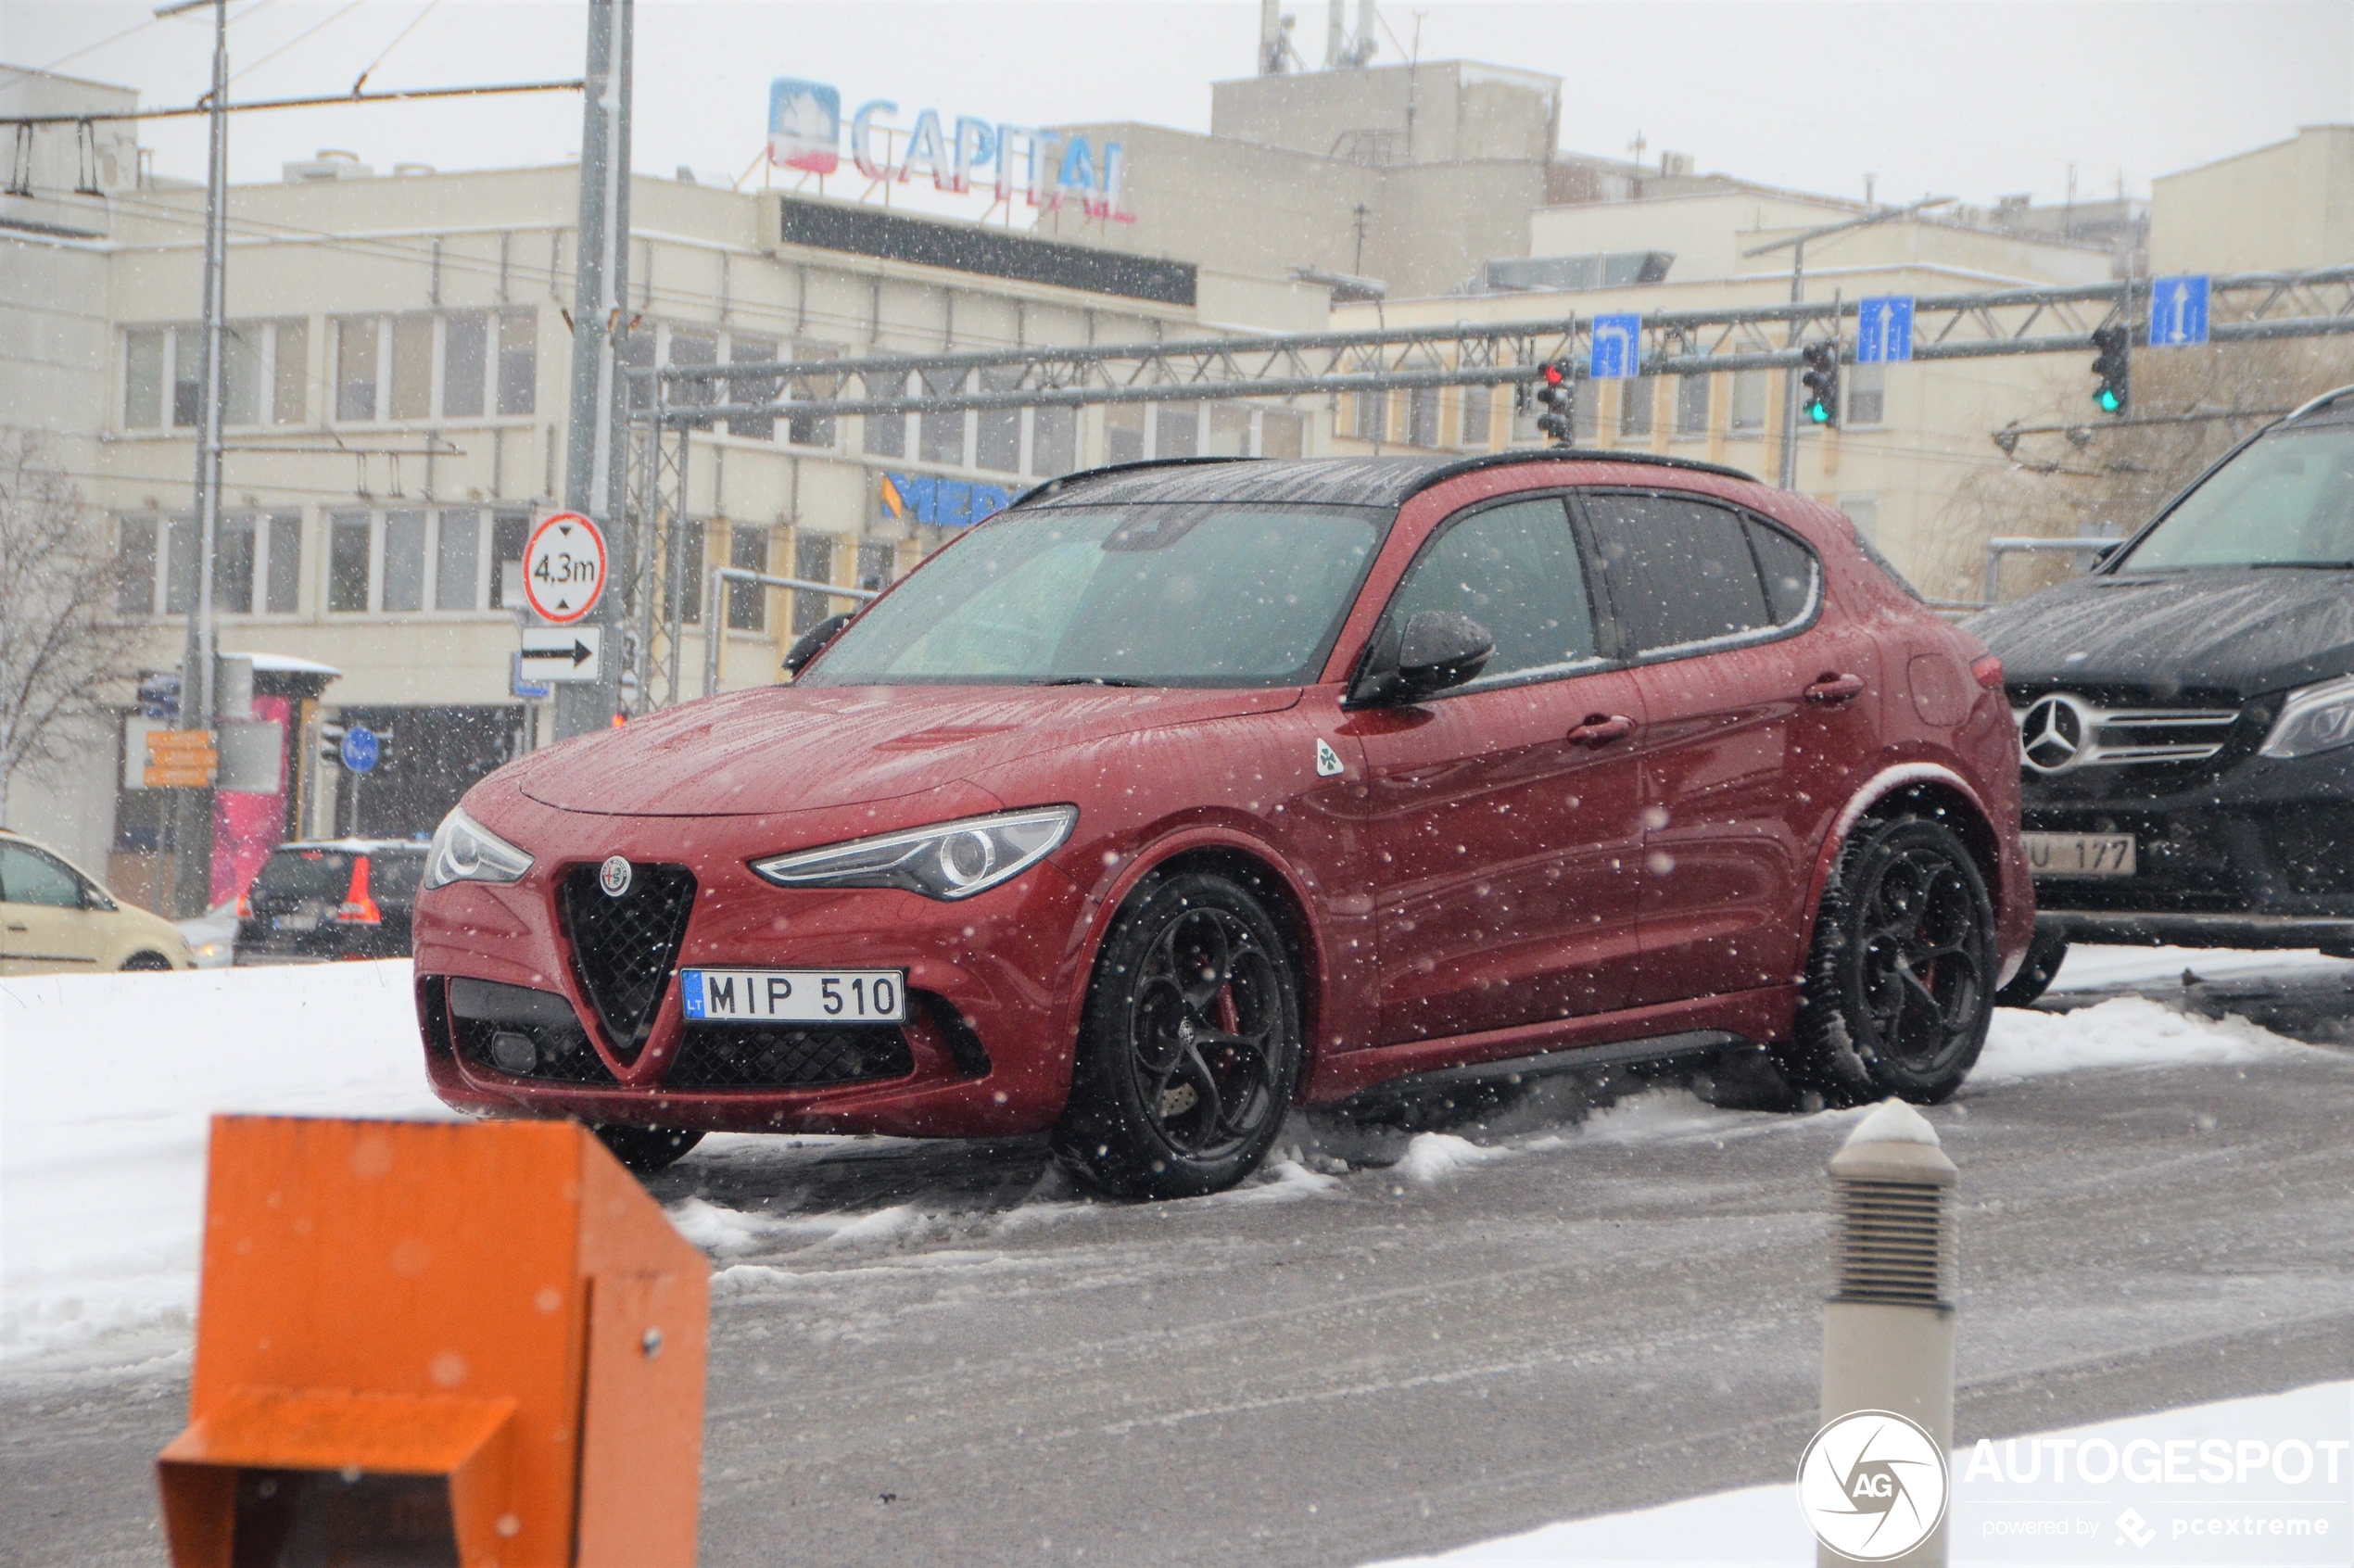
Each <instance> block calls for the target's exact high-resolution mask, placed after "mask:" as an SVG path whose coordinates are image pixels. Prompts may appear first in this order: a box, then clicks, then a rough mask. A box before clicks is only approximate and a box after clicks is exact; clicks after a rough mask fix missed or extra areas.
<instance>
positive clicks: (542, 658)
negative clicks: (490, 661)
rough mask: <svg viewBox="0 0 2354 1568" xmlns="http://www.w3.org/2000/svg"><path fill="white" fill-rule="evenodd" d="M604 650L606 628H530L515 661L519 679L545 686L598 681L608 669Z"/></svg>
mask: <svg viewBox="0 0 2354 1568" xmlns="http://www.w3.org/2000/svg"><path fill="white" fill-rule="evenodd" d="M604 648H605V628H604V627H602V626H532V627H528V628H526V629H525V632H524V634H523V651H522V652H521V653H520V654H518V655H517V656H516V659H515V678H516V680H517V682H518V683H531V684H538V685H541V686H545V685H547V684H549V683H551V682H554V681H560V680H577V681H589V680H595V679H596V678H597V677H598V676H599V675H600V674H601V672H602V671H603V669H604ZM518 695H520V693H518ZM543 695H544V693H543Z"/></svg>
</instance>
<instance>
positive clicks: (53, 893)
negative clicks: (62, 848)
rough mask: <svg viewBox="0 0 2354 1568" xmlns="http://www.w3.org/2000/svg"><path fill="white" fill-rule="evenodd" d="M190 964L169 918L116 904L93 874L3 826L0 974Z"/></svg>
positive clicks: (193, 963) (76, 972) (0, 831)
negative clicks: (83, 870) (90, 874)
mask: <svg viewBox="0 0 2354 1568" xmlns="http://www.w3.org/2000/svg"><path fill="white" fill-rule="evenodd" d="M194 967H196V959H195V958H194V957H193V956H192V955H190V954H189V952H188V943H187V941H186V940H185V939H184V938H183V937H182V936H181V934H180V932H179V931H178V930H177V929H174V927H173V926H172V924H171V921H169V920H166V919H163V918H161V917H158V916H154V915H150V914H148V913H147V912H146V910H144V909H136V908H133V906H131V905H130V904H123V903H120V902H118V901H117V900H116V899H115V898H114V897H113V895H111V894H110V893H108V891H107V890H106V889H104V888H102V887H100V886H99V885H98V882H97V879H95V878H93V877H91V876H89V875H88V874H86V873H85V872H82V871H81V870H79V869H77V868H76V867H75V866H73V865H72V864H71V863H70V862H69V861H67V860H65V859H64V858H63V857H61V856H59V855H57V854H51V853H50V852H49V851H47V850H45V849H43V848H42V847H41V846H40V845H39V844H36V843H34V842H33V841H32V840H30V839H27V838H24V837H23V836H21V835H19V834H17V833H12V832H9V831H8V830H7V829H6V828H0V975H86V974H95V973H98V972H100V971H111V970H115V969H192V968H194Z"/></svg>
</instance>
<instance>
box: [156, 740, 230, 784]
mask: <svg viewBox="0 0 2354 1568" xmlns="http://www.w3.org/2000/svg"><path fill="white" fill-rule="evenodd" d="M220 766H221V753H220V752H218V751H217V750H215V749H214V747H213V743H212V731H210V730H209V729H150V730H149V731H147V765H146V770H145V774H144V778H145V779H146V787H147V788H148V789H150V790H201V789H203V788H205V787H206V786H207V785H209V784H210V783H211V782H212V779H213V775H214V773H215V772H216V771H217V770H218V769H219V768H220Z"/></svg>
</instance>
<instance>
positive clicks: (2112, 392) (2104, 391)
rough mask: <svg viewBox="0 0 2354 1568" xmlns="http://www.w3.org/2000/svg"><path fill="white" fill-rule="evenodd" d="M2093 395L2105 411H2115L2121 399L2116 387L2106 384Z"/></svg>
mask: <svg viewBox="0 0 2354 1568" xmlns="http://www.w3.org/2000/svg"><path fill="white" fill-rule="evenodd" d="M2093 396H2094V398H2095V399H2096V400H2097V401H2098V402H2099V403H2100V405H2101V411H2102V412H2103V413H2115V412H2116V411H2117V410H2118V407H2119V402H2120V399H2119V398H2118V396H2117V388H2116V387H2114V386H2104V387H2102V388H2101V389H2100V390H2099V391H2098V392H2096V393H2095V394H2094V395H2093Z"/></svg>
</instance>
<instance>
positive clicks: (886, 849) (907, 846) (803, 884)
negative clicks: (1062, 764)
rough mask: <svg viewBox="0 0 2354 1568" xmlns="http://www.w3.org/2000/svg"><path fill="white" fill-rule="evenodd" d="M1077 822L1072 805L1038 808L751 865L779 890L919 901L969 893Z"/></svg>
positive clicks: (1033, 860)
mask: <svg viewBox="0 0 2354 1568" xmlns="http://www.w3.org/2000/svg"><path fill="white" fill-rule="evenodd" d="M1078 820H1079V808H1078V807H1077V806H1067V805H1059V806H1040V807H1038V808H1036V809H1034V810H1031V811H1009V812H1006V814H1005V815H1003V816H973V817H968V818H966V819H965V820H964V821H962V822H943V823H940V824H939V825H937V826H935V827H931V828H911V829H910V830H908V831H906V832H905V833H886V834H883V835H882V836H881V837H880V838H874V839H856V840H854V841H851V842H849V843H846V844H829V845H828V846H827V847H826V848H824V849H813V850H796V851H794V852H793V853H792V854H779V855H773V856H771V857H770V858H768V859H766V860H755V861H753V863H752V868H753V870H754V871H755V872H758V873H759V874H760V875H761V876H763V877H765V878H766V879H768V880H769V881H772V882H774V883H776V884H777V885H778V887H780V888H901V889H904V890H905V891H908V892H918V893H921V894H923V895H924V896H925V897H926V898H938V899H958V898H970V897H971V896H972V895H973V894H975V893H977V892H981V891H984V890H986V889H989V888H993V887H995V886H996V885H997V884H998V883H1000V882H1002V881H1005V880H1006V879H1008V878H1011V877H1018V876H1019V875H1021V873H1023V872H1024V871H1027V870H1029V869H1030V868H1031V866H1035V865H1037V864H1038V863H1039V862H1040V861H1042V860H1044V859H1045V858H1046V856H1048V855H1050V854H1053V853H1054V852H1055V849H1056V847H1057V845H1059V844H1060V843H1061V842H1062V841H1064V840H1065V839H1067V838H1069V837H1070V829H1071V825H1072V824H1073V823H1075V822H1077V821H1078Z"/></svg>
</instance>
